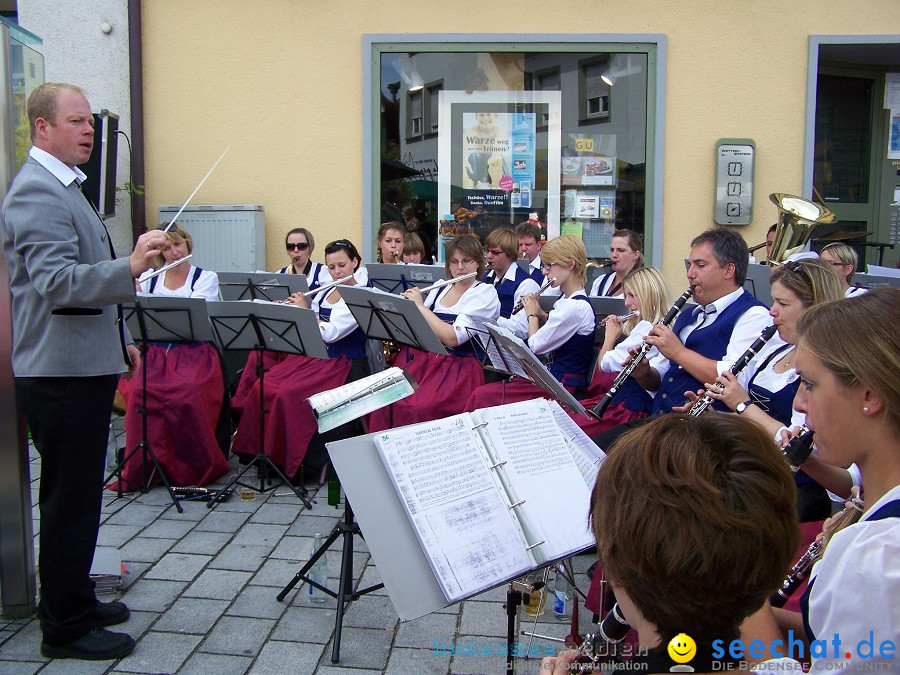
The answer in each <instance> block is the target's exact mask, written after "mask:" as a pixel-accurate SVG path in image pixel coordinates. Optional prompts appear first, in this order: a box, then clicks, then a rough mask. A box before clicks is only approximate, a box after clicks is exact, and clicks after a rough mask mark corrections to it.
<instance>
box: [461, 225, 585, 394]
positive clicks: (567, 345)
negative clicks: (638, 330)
mask: <svg viewBox="0 0 900 675" xmlns="http://www.w3.org/2000/svg"><path fill="white" fill-rule="evenodd" d="M587 267H588V261H587V255H586V254H585V250H584V243H583V242H582V241H581V239H579V238H578V237H575V236H573V235H570V234H564V235H562V236H561V237H556V238H555V239H551V240H550V241H548V242H547V243H546V244H544V246H543V248H542V249H541V270H542V271H543V273H544V276H545V277H546V278H547V279H554V281H553V284H552V287H553V288H556V289H559V292H560V293H562V297H560V299H559V300H557V301H556V303H555V304H554V305H553V308H552V309H551V310H550V312H549V314H546V313H544V312H543V311H542V310H541V306H540V303H539V301H538V294H537V293H529V294H528V295H525V296H523V297H522V303H523V305H524V309H523V310H522V311H523V312H524V313H525V316H526V318H527V320H528V346H529V347H530V348H531V351H533V352H534V353H535V354H537V355H538V356H545V357H546V358H547V362H548V365H547V367H548V369H549V370H550V373H551V374H552V375H553V376H554V377H555V378H556V379H557V380H559V381H560V382H561V383H562V384H563V386H565V387H567V388H569V389H570V390H574V389H575V388H577V387H586V386H587V384H588V370H589V369H590V365H591V359H592V357H593V353H594V330H595V325H596V319H595V318H594V310H593V308H592V307H591V303H590V300H588V298H587V294H586V293H585V292H584V282H585V276H586V272H587ZM542 316H545V317H546V320H545V321H543V323H542ZM546 396H547V394H546V393H545V392H544V390H543V389H540V388H538V387H537V386H535V385H534V384H532V383H531V382H528V381H526V380H522V379H517V380H513V381H512V382H508V383H505V382H492V383H491V384H486V385H484V386H482V387H479V388H478V389H476V390H475V391H474V392H472V396H470V397H469V400H468V402H467V403H466V410H469V411H471V410H477V409H478V408H485V407H488V406H492V405H500V404H501V403H514V402H516V401H525V400H528V399H532V398H538V397H546Z"/></svg>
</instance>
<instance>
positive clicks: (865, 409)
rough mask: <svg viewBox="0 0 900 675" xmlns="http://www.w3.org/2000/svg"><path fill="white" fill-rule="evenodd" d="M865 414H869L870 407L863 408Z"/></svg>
mask: <svg viewBox="0 0 900 675" xmlns="http://www.w3.org/2000/svg"><path fill="white" fill-rule="evenodd" d="M863 413H865V414H866V415H868V414H869V406H867V405H864V406H863Z"/></svg>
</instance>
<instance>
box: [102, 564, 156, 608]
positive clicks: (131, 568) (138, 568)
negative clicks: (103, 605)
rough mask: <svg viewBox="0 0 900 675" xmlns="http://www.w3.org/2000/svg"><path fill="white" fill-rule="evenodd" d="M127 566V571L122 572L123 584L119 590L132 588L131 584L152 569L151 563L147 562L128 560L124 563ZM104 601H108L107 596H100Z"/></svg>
mask: <svg viewBox="0 0 900 675" xmlns="http://www.w3.org/2000/svg"><path fill="white" fill-rule="evenodd" d="M123 565H124V566H125V572H123V573H122V585H121V586H119V591H122V592H124V591H126V590H128V589H129V588H131V585H132V584H133V583H134V582H135V581H137V580H138V579H140V578H141V576H142V575H143V574H144V572H146V571H147V570H148V569H150V563H147V562H131V561H129V562H127V563H123ZM100 599H101V600H103V601H104V602H106V601H107V600H106V598H100Z"/></svg>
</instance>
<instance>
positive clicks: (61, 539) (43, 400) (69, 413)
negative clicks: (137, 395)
mask: <svg viewBox="0 0 900 675" xmlns="http://www.w3.org/2000/svg"><path fill="white" fill-rule="evenodd" d="M117 381H118V376H116V375H102V376H98V377H23V378H16V395H17V398H18V401H19V409H20V410H21V411H22V413H23V414H24V416H25V420H26V421H27V422H28V426H29V427H30V429H31V438H32V439H33V440H34V445H35V448H37V451H38V452H39V453H40V455H41V488H40V514H41V533H40V553H39V555H38V571H39V574H40V581H41V597H40V602H39V603H38V616H39V617H40V620H41V629H42V631H43V634H44V642H46V643H47V644H48V645H53V646H59V645H64V644H66V643H68V642H71V641H72V640H77V639H78V638H80V637H81V636H83V635H85V634H86V633H87V632H88V631H90V630H91V629H92V628H94V627H95V625H96V624H95V622H94V619H93V610H94V607H95V606H96V604H97V597H96V595H94V583H93V582H92V581H91V580H90V569H91V562H92V560H93V557H94V549H95V548H96V545H97V533H98V531H99V529H100V507H101V501H102V495H103V471H104V468H105V465H106V444H107V440H108V438H109V420H110V414H111V412H112V402H113V396H114V394H115V390H116V382H117Z"/></svg>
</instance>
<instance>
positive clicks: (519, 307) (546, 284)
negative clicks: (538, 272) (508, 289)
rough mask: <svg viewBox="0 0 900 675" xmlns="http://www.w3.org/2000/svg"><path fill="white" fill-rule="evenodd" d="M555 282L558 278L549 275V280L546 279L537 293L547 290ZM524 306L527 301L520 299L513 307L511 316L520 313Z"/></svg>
mask: <svg viewBox="0 0 900 675" xmlns="http://www.w3.org/2000/svg"><path fill="white" fill-rule="evenodd" d="M555 283H556V279H555V278H554V277H547V281H545V282H544V285H543V286H541V287H540V288H539V289H538V292H537V294H538V295H540V294H541V293H543V292H544V291H546V290H547V289H548V288H550V286H552V285H553V284H555ZM524 308H525V303H524V302H523V301H522V300H519V301H518V302H517V303H516V305H515V307H513V308H512V311H511V312H510V316H512V315H513V314H518V313H519V312H521V311H522V310H523V309H524Z"/></svg>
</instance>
